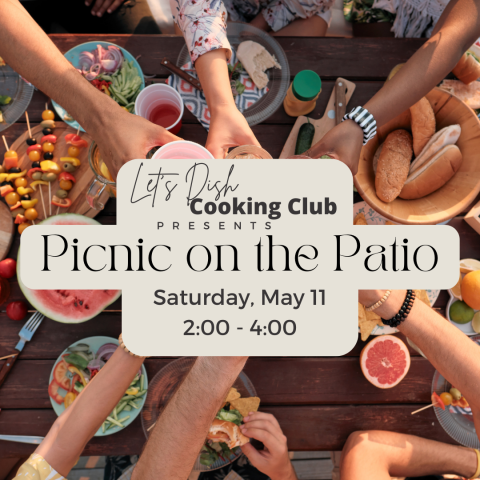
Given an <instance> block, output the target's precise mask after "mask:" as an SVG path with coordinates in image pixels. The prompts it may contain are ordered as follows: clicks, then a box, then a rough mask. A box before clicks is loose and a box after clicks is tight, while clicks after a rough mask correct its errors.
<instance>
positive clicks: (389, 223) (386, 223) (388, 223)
mask: <svg viewBox="0 0 480 480" xmlns="http://www.w3.org/2000/svg"><path fill="white" fill-rule="evenodd" d="M385 225H396V223H393V222H391V221H390V220H387V221H386V222H385Z"/></svg>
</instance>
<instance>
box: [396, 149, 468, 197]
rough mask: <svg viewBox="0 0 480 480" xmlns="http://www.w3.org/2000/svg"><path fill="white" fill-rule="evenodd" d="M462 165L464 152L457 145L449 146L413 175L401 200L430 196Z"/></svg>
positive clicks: (406, 183)
mask: <svg viewBox="0 0 480 480" xmlns="http://www.w3.org/2000/svg"><path fill="white" fill-rule="evenodd" d="M461 164H462V152H460V149H459V148H458V147H457V146H456V145H447V146H446V147H443V148H442V149H441V150H440V151H439V152H437V153H436V154H435V155H433V156H432V157H431V158H429V159H428V160H427V161H426V162H425V163H424V164H423V165H422V166H421V167H419V168H417V169H416V170H415V171H414V172H413V173H411V174H410V175H409V176H408V178H407V181H406V182H405V185H404V187H403V189H402V191H401V193H400V198H403V199H405V200H413V199H415V198H422V197H426V196H427V195H430V194H431V193H433V192H435V191H436V190H438V189H439V188H441V187H443V186H444V185H445V184H446V183H447V182H448V181H449V180H450V179H451V178H452V177H453V176H454V175H455V173H457V171H458V169H459V168H460V165H461Z"/></svg>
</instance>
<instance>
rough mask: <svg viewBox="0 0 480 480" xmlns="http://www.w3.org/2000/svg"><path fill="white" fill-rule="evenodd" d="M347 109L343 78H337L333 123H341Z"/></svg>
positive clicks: (345, 88) (345, 87)
mask: <svg viewBox="0 0 480 480" xmlns="http://www.w3.org/2000/svg"><path fill="white" fill-rule="evenodd" d="M346 111H347V86H346V85H345V83H344V81H343V79H341V78H337V81H336V82H335V124H336V125H338V124H339V123H342V118H343V116H344V115H345V112H346Z"/></svg>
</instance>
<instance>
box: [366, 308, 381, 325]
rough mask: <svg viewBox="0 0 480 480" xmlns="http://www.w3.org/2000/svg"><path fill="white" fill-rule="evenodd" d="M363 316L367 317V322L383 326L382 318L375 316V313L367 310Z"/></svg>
mask: <svg viewBox="0 0 480 480" xmlns="http://www.w3.org/2000/svg"><path fill="white" fill-rule="evenodd" d="M365 315H366V317H367V322H375V323H376V324H377V325H380V326H381V327H383V326H384V325H383V322H382V317H381V316H380V315H377V314H376V313H375V312H367V310H365Z"/></svg>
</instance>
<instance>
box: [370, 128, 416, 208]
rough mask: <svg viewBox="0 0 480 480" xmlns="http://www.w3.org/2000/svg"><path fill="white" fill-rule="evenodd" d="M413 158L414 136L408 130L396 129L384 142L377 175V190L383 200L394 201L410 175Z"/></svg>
mask: <svg viewBox="0 0 480 480" xmlns="http://www.w3.org/2000/svg"><path fill="white" fill-rule="evenodd" d="M411 159H412V136H411V135H410V134H409V133H408V132H407V131H406V130H395V131H394V132H392V133H390V134H389V135H388V137H387V138H386V139H385V142H384V143H383V147H382V151H381V153H380V157H379V159H378V165H377V174H376V176H375V191H376V192H377V196H378V198H379V199H380V200H382V201H383V202H386V203H389V202H393V200H395V199H396V198H397V197H398V195H399V194H400V192H401V191H402V188H403V185H404V184H405V181H406V180H407V177H408V171H409V169H410V161H411Z"/></svg>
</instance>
